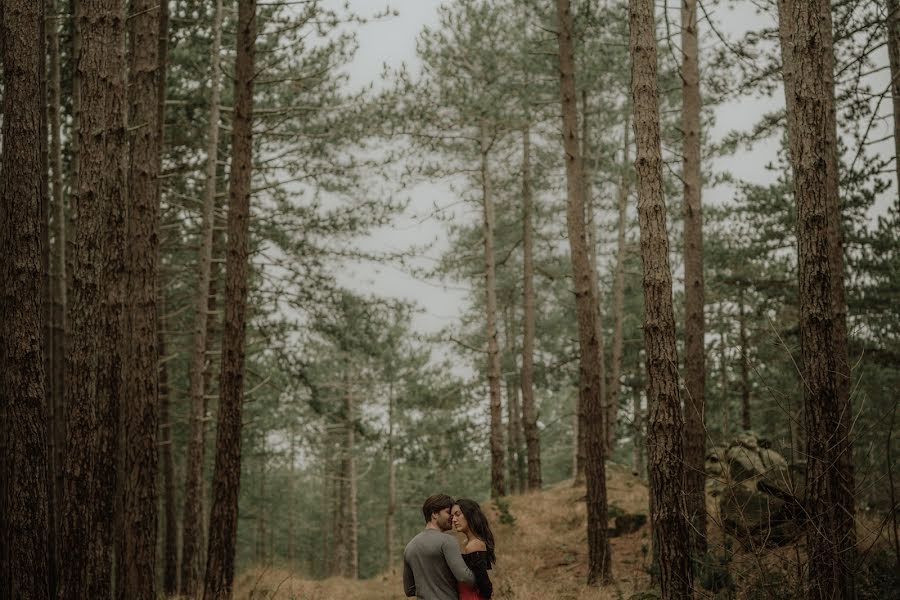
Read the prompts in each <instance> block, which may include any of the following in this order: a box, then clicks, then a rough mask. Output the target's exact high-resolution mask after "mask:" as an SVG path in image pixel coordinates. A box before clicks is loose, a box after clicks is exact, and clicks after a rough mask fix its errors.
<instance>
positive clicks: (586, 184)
mask: <svg viewBox="0 0 900 600" xmlns="http://www.w3.org/2000/svg"><path fill="white" fill-rule="evenodd" d="M589 112H590V109H589V104H588V94H587V90H581V157H582V158H581V181H582V185H583V190H584V192H583V193H584V208H585V210H584V221H585V223H586V231H585V235H586V237H587V247H588V257H589V259H590V264H591V271H590V273H591V294H593V296H594V299H595V300H596V302H597V340H598V343H599V344H600V355H599V365H598V367H597V368H598V369H600V398H601V401H602V402H603V440H604V441H603V443H604V444H605V446H604V450H605V453H606V456H610V455H611V454H612V450H613V446H614V444H615V439H616V431H615V422H616V418H615V417H616V413H617V410H616V409H617V407H616V408H614V407H613V406H612V405H611V404H610V403H609V397H608V396H607V394H606V357H605V356H604V352H603V310H602V305H601V302H600V281H599V279H598V274H597V221H596V211H595V210H594V194H593V192H594V177H593V171H592V170H591V159H590V148H591V145H590V129H589V127H588V123H589V121H590V119H589V118H588V114H589ZM595 162H596V161H595Z"/></svg>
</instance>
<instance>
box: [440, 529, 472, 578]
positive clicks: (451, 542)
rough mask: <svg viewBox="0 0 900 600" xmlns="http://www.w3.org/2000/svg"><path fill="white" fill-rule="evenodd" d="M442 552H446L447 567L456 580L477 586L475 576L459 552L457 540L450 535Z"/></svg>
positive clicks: (442, 545) (443, 545) (442, 546)
mask: <svg viewBox="0 0 900 600" xmlns="http://www.w3.org/2000/svg"><path fill="white" fill-rule="evenodd" d="M441 550H442V551H443V552H444V560H445V561H447V566H448V567H450V571H452V572H453V576H454V577H456V580H457V581H461V582H462V583H468V584H469V585H475V575H473V574H472V571H471V569H469V567H467V566H466V561H464V560H463V557H462V553H461V552H460V551H459V544H458V543H457V542H456V538H453V537H451V536H449V535H448V536H447V540H446V541H445V542H444V543H443V544H441Z"/></svg>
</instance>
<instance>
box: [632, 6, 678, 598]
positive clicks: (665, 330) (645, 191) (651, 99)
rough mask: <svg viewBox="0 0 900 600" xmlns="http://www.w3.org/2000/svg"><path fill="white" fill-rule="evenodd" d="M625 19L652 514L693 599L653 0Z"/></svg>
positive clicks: (670, 570) (664, 563) (667, 583)
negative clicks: (628, 34) (634, 146)
mask: <svg viewBox="0 0 900 600" xmlns="http://www.w3.org/2000/svg"><path fill="white" fill-rule="evenodd" d="M629 20H630V29H631V56H632V61H633V62H632V82H631V85H632V97H633V106H634V137H635V141H636V142H637V160H636V161H635V169H636V171H637V182H638V186H637V189H638V222H639V224H640V230H641V258H642V262H643V275H644V277H643V279H644V347H645V350H646V353H647V357H646V365H647V409H648V411H649V417H650V418H649V421H648V424H647V462H648V463H649V465H650V511H651V512H650V516H651V525H652V527H653V533H654V540H655V541H656V542H657V543H656V548H657V549H658V558H659V560H658V564H659V569H660V571H659V577H660V585H661V588H662V598H663V599H664V600H667V599H669V598H672V599H675V598H678V599H682V598H690V597H692V593H693V592H692V585H691V584H692V581H691V579H692V575H691V562H690V538H689V535H688V524H687V521H686V519H685V504H684V494H683V490H684V447H683V435H684V423H683V417H682V412H681V403H680V401H679V397H678V368H677V365H678V353H677V351H676V342H675V313H674V309H673V306H672V273H671V270H670V268H669V242H668V238H667V234H666V206H665V203H664V202H663V181H662V155H661V154H662V153H661V149H660V133H659V130H660V126H659V90H658V83H657V62H656V61H657V54H656V27H655V17H654V4H653V0H630V2H629Z"/></svg>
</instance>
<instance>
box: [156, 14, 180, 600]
mask: <svg viewBox="0 0 900 600" xmlns="http://www.w3.org/2000/svg"><path fill="white" fill-rule="evenodd" d="M163 5H165V2H164V3H163ZM160 297H161V299H160V304H159V306H160V309H159V314H160V317H162V315H163V314H165V308H164V307H165V302H164V298H165V292H164V291H163V290H162V289H161V290H160ZM156 327H157V334H156V335H157V347H158V351H159V358H160V361H159V438H160V452H161V453H162V456H161V457H160V460H161V462H162V472H163V512H164V513H165V515H166V529H165V533H164V541H163V565H164V566H163V592H165V595H166V597H167V598H169V597H172V596H174V595H175V594H177V593H178V515H177V513H176V509H175V461H174V459H173V454H174V450H173V448H172V444H173V443H174V442H173V436H172V415H171V414H170V405H171V402H170V400H169V368H168V364H167V363H168V357H167V356H166V338H165V336H164V335H163V324H162V319H161V318H158V319H157V325H156Z"/></svg>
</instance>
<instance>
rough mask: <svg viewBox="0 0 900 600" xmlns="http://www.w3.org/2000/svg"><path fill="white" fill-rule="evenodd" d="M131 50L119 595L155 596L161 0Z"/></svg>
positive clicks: (138, 22) (147, 8) (143, 10)
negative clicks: (120, 574) (125, 352)
mask: <svg viewBox="0 0 900 600" xmlns="http://www.w3.org/2000/svg"><path fill="white" fill-rule="evenodd" d="M130 10H131V16H130V18H129V20H128V26H129V42H130V43H129V52H128V58H129V60H128V63H129V64H128V73H129V82H128V104H129V107H128V123H129V127H128V137H129V140H128V142H129V144H128V145H129V158H128V160H129V164H128V191H129V195H130V197H131V201H130V204H129V211H128V239H129V246H128V263H129V264H128V277H129V282H128V283H129V289H128V321H129V323H128V324H129V331H128V345H129V348H128V353H127V358H126V360H127V363H126V371H125V392H126V393H125V401H124V403H123V406H122V411H123V414H124V419H123V423H124V439H125V440H126V444H125V448H124V449H123V452H124V467H125V468H124V472H123V473H122V476H123V477H124V481H123V482H122V491H123V506H122V513H123V519H124V520H123V540H124V544H123V548H124V556H123V557H122V558H123V560H121V561H120V562H119V565H120V568H122V570H123V576H124V577H123V579H122V587H121V588H117V589H116V596H117V597H118V598H119V599H120V600H125V599H128V600H132V599H133V600H155V599H156V536H157V525H158V523H157V519H158V517H157V513H158V506H157V501H158V495H157V490H156V479H157V468H158V463H159V455H158V448H157V434H158V430H159V398H158V389H157V388H158V384H159V359H158V355H157V351H158V350H157V344H156V338H157V323H156V295H157V289H156V285H157V260H158V256H159V209H160V205H159V202H160V196H159V167H160V140H159V133H160V132H159V124H158V120H159V102H158V100H157V94H158V93H159V87H160V86H159V84H158V81H157V79H158V77H159V76H160V69H159V2H158V0H132V2H131V5H130Z"/></svg>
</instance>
